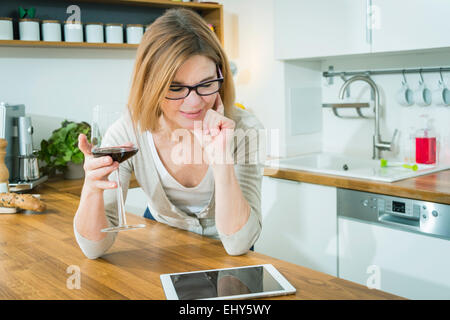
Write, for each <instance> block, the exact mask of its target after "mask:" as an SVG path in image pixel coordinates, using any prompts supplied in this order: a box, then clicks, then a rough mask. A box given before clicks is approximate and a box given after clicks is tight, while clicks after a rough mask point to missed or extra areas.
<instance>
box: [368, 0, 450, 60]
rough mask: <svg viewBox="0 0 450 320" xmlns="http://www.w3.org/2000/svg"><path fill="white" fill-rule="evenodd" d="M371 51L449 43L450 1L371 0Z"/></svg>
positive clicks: (436, 46) (446, 45) (444, 45)
mask: <svg viewBox="0 0 450 320" xmlns="http://www.w3.org/2000/svg"><path fill="white" fill-rule="evenodd" d="M372 6H373V10H372V12H373V20H372V26H373V29H372V41H373V42H372V51H373V52H386V51H402V50H417V49H428V48H440V47H449V46H450V36H449V32H450V19H449V17H450V1H448V0H409V1H393V0H372Z"/></svg>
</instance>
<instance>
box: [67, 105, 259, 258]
mask: <svg viewBox="0 0 450 320" xmlns="http://www.w3.org/2000/svg"><path fill="white" fill-rule="evenodd" d="M225 116H226V117H228V118H230V119H232V120H233V121H234V122H235V124H236V127H235V130H236V132H239V131H241V130H244V131H245V132H248V130H259V129H263V128H264V127H263V126H262V124H261V123H260V122H259V121H258V119H257V118H256V117H255V116H254V115H253V114H251V113H250V112H248V111H247V110H243V109H241V108H237V107H235V108H230V109H228V110H225ZM133 128H134V127H133V123H132V121H131V118H130V117H129V115H124V116H123V117H122V118H121V119H120V120H119V121H117V122H115V123H114V125H113V126H112V127H111V128H110V129H109V130H108V132H107V134H106V135H105V137H104V139H103V140H102V143H105V145H115V146H120V145H123V144H125V143H127V142H129V141H131V142H133V143H134V144H135V145H137V146H139V152H138V153H137V154H136V155H135V156H133V157H131V158H130V159H128V160H125V161H124V162H122V163H121V164H120V172H119V174H120V182H121V184H122V196H123V199H124V200H125V201H126V199H127V191H128V186H129V182H130V179H131V176H132V174H133V172H134V173H135V176H136V180H137V182H138V183H139V185H140V186H141V188H142V190H143V191H144V192H145V194H146V199H147V202H148V204H149V205H150V206H151V207H150V211H151V213H152V215H153V217H155V219H156V221H158V222H159V223H164V224H166V225H169V226H172V227H174V228H179V229H183V230H187V231H191V232H195V233H197V234H199V235H202V236H206V237H212V238H216V239H220V241H221V242H222V244H223V247H224V248H225V250H226V252H227V253H228V254H230V255H239V254H244V253H246V252H247V251H248V250H249V248H250V247H251V246H252V245H253V244H254V243H255V242H256V240H257V239H258V237H259V234H260V233H261V228H262V215H261V182H262V177H263V171H264V163H265V159H264V157H262V158H261V157H260V155H261V154H260V152H259V151H258V148H253V147H251V146H253V145H255V144H254V143H257V145H259V146H261V145H263V144H264V141H261V139H260V135H259V134H252V135H249V139H238V140H237V141H238V143H237V145H236V147H235V148H234V149H233V158H234V157H235V156H236V157H238V158H237V161H236V163H235V164H234V171H235V173H236V178H237V180H238V182H239V186H240V188H241V191H242V194H243V196H244V197H245V199H246V200H247V201H248V203H249V205H250V208H251V210H250V216H249V218H248V221H247V223H246V224H245V225H244V226H243V227H242V228H241V229H240V230H238V231H236V232H235V233H233V234H223V233H221V232H220V231H219V230H217V228H216V221H215V212H216V202H215V197H214V190H213V195H212V196H211V199H210V202H209V204H208V206H207V207H206V208H204V209H203V211H202V212H201V213H199V214H197V215H190V214H187V213H185V212H183V211H181V210H180V209H179V208H178V207H177V206H175V205H174V204H172V203H171V202H170V201H169V199H168V198H167V195H166V192H165V191H164V188H163V186H162V184H161V179H160V178H159V175H158V170H157V169H156V165H155V162H156V159H157V158H156V159H155V158H154V157H153V155H152V151H151V147H150V143H149V142H150V141H149V139H148V136H147V134H146V133H143V134H141V133H140V132H139V134H136V131H135V130H134V129H133ZM238 130H239V131H238ZM251 159H258V162H256V163H255V162H254V161H253V160H251ZM103 199H104V205H105V217H106V219H107V223H108V226H117V225H118V223H119V217H118V214H117V189H106V190H105V191H104V192H103ZM76 219H77V215H75V217H74V219H73V222H74V223H73V230H74V234H75V238H76V240H77V243H78V245H79V246H80V248H81V250H82V252H83V253H84V255H85V256H86V257H88V258H89V259H96V258H98V257H101V256H102V255H104V254H105V253H106V252H107V251H108V250H109V249H110V248H111V246H112V245H113V244H114V242H115V240H116V237H117V234H118V233H119V232H108V233H107V235H106V237H105V238H103V239H102V240H99V241H95V240H90V239H88V238H85V237H84V236H82V235H81V234H79V233H78V231H77V229H76V227H75V221H76ZM147 229H148V228H147ZM148 232H151V230H150V229H149V230H148ZM156 241H157V240H156Z"/></svg>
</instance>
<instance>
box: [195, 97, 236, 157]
mask: <svg viewBox="0 0 450 320" xmlns="http://www.w3.org/2000/svg"><path fill="white" fill-rule="evenodd" d="M234 127H235V123H234V121H233V120H231V119H228V118H227V117H225V116H224V106H223V103H222V99H221V98H220V94H219V93H218V94H217V98H216V101H215V103H214V106H213V108H211V109H209V110H208V111H207V112H206V115H205V117H204V119H203V121H202V124H201V126H199V125H197V124H196V125H194V135H195V136H196V138H197V140H198V141H199V142H200V144H201V146H202V149H203V154H204V157H205V158H206V159H205V160H206V161H207V162H208V164H210V165H220V164H232V163H233V158H232V151H231V142H232V138H233V134H234Z"/></svg>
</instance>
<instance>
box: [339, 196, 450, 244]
mask: <svg viewBox="0 0 450 320" xmlns="http://www.w3.org/2000/svg"><path fill="white" fill-rule="evenodd" d="M337 213H338V216H339V217H348V218H353V219H357V220H361V221H366V222H372V223H377V224H383V225H389V226H393V227H398V228H399V229H403V230H410V231H416V232H420V233H426V234H431V235H435V236H439V237H446V238H449V239H450V205H446V204H441V203H433V202H427V201H422V200H415V199H408V198H401V197H393V196H389V195H383V194H375V193H369V192H362V191H355V190H348V189H341V188H338V189H337Z"/></svg>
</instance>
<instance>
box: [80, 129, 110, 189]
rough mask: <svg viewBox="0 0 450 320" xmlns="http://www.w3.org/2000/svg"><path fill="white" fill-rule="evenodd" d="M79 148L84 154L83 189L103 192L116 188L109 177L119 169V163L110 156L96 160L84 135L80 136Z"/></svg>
mask: <svg viewBox="0 0 450 320" xmlns="http://www.w3.org/2000/svg"><path fill="white" fill-rule="evenodd" d="M78 148H80V150H81V152H83V154H84V166H83V168H84V172H85V178H84V186H83V188H86V189H87V191H88V192H102V191H103V190H105V189H114V188H116V187H117V183H116V182H115V181H109V180H108V176H109V175H110V174H111V172H113V171H114V170H116V169H117V168H118V167H119V163H118V162H117V161H115V162H113V160H112V158H111V157H110V156H104V157H98V158H94V156H93V155H92V152H91V149H92V145H91V144H90V143H89V142H88V140H87V137H86V136H85V135H84V134H80V135H79V136H78Z"/></svg>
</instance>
